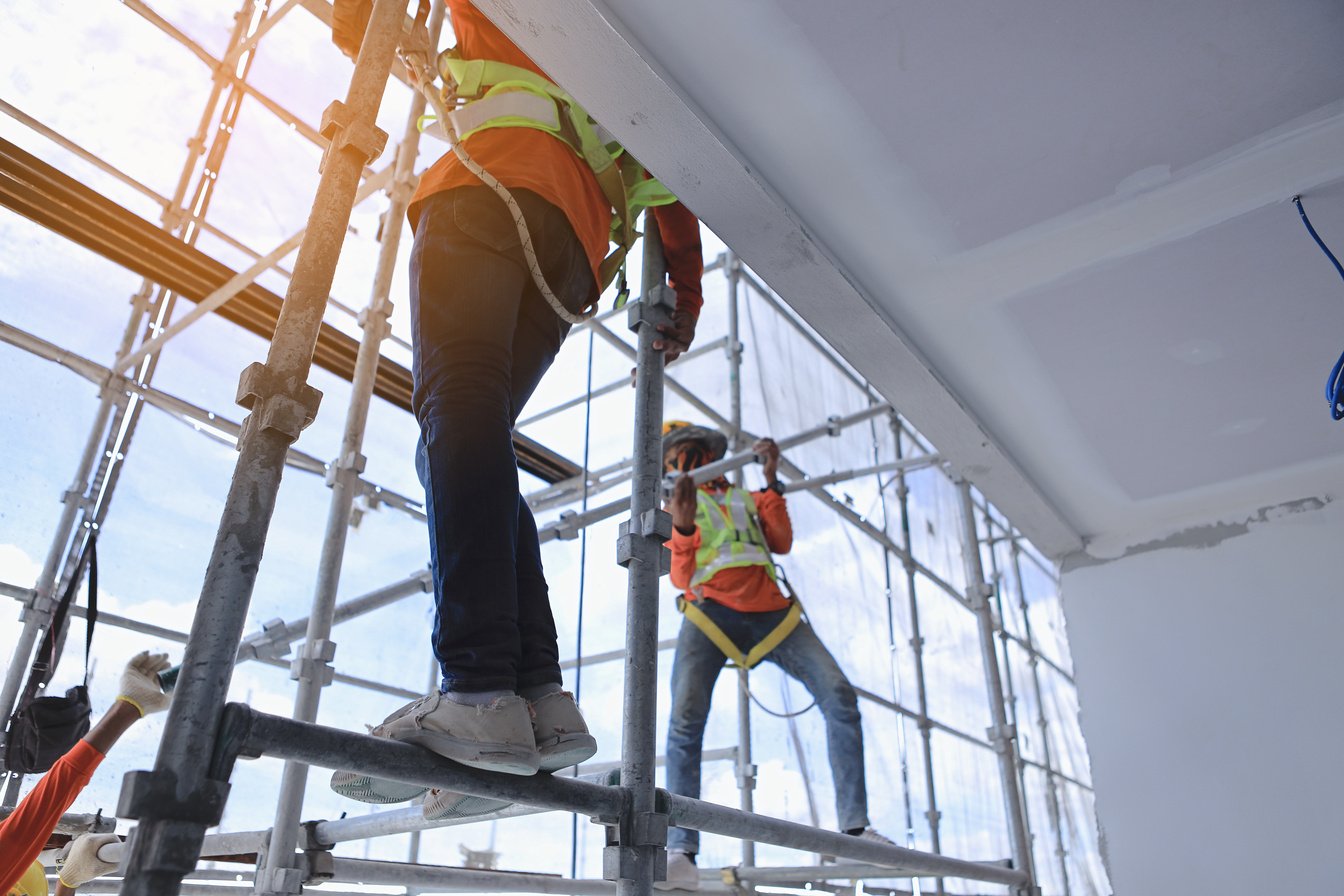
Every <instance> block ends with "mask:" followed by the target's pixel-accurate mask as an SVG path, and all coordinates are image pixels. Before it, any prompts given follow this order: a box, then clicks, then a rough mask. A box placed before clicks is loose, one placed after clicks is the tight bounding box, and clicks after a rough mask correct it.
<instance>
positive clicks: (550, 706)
mask: <svg viewBox="0 0 1344 896" xmlns="http://www.w3.org/2000/svg"><path fill="white" fill-rule="evenodd" d="M529 705H530V706H531V708H532V737H533V740H535V741H536V744H537V752H538V753H539V754H540V755H541V768H540V771H543V772H554V771H558V770H560V769H562V768H568V767H569V766H571V765H578V764H579V763H580V762H583V761H584V760H585V759H589V758H591V757H592V755H593V754H594V753H596V752H597V741H596V740H595V739H594V738H593V736H592V735H591V734H589V733H588V725H587V723H586V722H584V720H583V714H582V713H580V712H579V705H578V704H577V703H575V702H574V695H573V694H571V693H570V692H569V691H554V692H552V693H550V694H547V695H546V696H544V697H542V698H540V699H539V700H536V701H534V702H532V703H530V704H529Z"/></svg>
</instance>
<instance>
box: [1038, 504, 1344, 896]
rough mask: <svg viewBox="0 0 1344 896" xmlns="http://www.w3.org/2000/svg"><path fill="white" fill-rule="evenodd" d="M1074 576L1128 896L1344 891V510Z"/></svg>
mask: <svg viewBox="0 0 1344 896" xmlns="http://www.w3.org/2000/svg"><path fill="white" fill-rule="evenodd" d="M1248 520H1249V521H1248V522H1246V523H1245V524H1244V525H1233V526H1228V525H1226V524H1221V525H1213V526H1209V527H1206V528H1202V529H1197V530H1188V531H1187V532H1186V533H1183V534H1182V535H1181V536H1178V537H1176V538H1173V539H1168V540H1167V541H1165V542H1163V543H1162V544H1161V545H1153V546H1149V547H1148V548H1146V549H1136V550H1134V551H1131V553H1130V554H1129V555H1128V556H1126V557H1123V558H1121V559H1119V560H1114V561H1111V562H1107V563H1103V564H1100V565H1088V566H1077V565H1075V568H1073V569H1071V570H1070V569H1069V566H1070V564H1068V563H1066V564H1065V567H1066V570H1068V571H1066V573H1065V574H1064V576H1063V585H1062V589H1063V599H1064V609H1065V614H1066V618H1067V621H1068V631H1069V639H1070V642H1071V645H1072V650H1073V656H1074V660H1075V665H1076V670H1077V678H1078V692H1079V700H1080V702H1081V706H1082V723H1083V731H1084V734H1085V735H1086V737H1087V742H1088V748H1089V751H1090V753H1091V758H1092V767H1093V777H1094V782H1095V785H1096V791H1097V813H1098V817H1099V820H1100V824H1101V828H1102V834H1103V837H1104V838H1105V843H1106V848H1105V852H1106V853H1107V855H1108V857H1109V866H1110V873H1111V880H1112V884H1113V886H1114V888H1115V892H1116V893H1117V894H1120V896H1148V894H1159V893H1164V894H1165V893H1171V894H1189V896H1197V894H1218V896H1236V894H1251V893H1256V894H1260V893H1268V892H1279V893H1341V892H1344V864H1342V863H1341V862H1340V856H1341V854H1344V645H1341V639H1344V502H1340V501H1336V502H1333V503H1325V504H1323V503H1322V502H1320V501H1317V500H1314V499H1313V500H1309V501H1306V502H1300V503H1298V504H1295V505H1285V506H1284V507H1281V508H1277V509H1271V510H1267V511H1259V512H1253V513H1250V514H1248Z"/></svg>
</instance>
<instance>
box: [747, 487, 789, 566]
mask: <svg viewBox="0 0 1344 896" xmlns="http://www.w3.org/2000/svg"><path fill="white" fill-rule="evenodd" d="M754 497H755V498H756V513H757V514H758V515H759V516H760V518H761V534H762V535H764V536H765V546H766V547H768V548H769V549H770V553H772V554H787V553H788V552H789V551H791V550H792V549H793V522H792V521H791V520H790V519H789V504H788V502H787V501H785V500H784V496H783V495H777V494H775V493H774V492H772V491H769V490H766V491H763V492H756V493H755V495H754Z"/></svg>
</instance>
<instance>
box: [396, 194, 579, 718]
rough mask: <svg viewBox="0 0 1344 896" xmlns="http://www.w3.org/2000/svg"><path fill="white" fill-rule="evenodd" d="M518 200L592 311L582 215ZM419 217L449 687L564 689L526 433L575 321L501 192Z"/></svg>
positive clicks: (415, 276)
mask: <svg viewBox="0 0 1344 896" xmlns="http://www.w3.org/2000/svg"><path fill="white" fill-rule="evenodd" d="M514 196H515V198H516V199H517V200H518V203H519V205H520V206H522V208H523V211H524V215H525V217H526V219H527V224H528V229H529V231H530V232H531V236H532V243H533V246H534V247H535V248H536V252H537V256H538V260H539V261H540V263H541V268H542V271H543V272H544V274H545V275H546V280H547V282H548V283H549V284H550V286H551V289H552V290H553V291H554V292H555V294H556V295H557V297H559V298H560V300H561V301H562V302H563V303H564V304H565V306H566V307H567V308H569V309H571V310H574V311H577V310H579V309H580V308H581V307H582V306H583V305H584V304H585V303H586V301H587V300H588V298H589V295H590V294H591V293H592V292H593V276H592V272H591V270H590V268H589V265H588V259H587V257H586V255H585V254H584V251H583V247H582V245H581V244H580V243H579V241H578V238H577V237H576V236H575V235H574V231H573V229H572V228H571V227H570V225H569V221H568V220H567V219H566V217H565V215H564V213H563V212H561V211H560V209H558V208H556V207H555V206H553V205H551V204H549V203H547V202H545V201H544V200H542V199H541V198H540V197H538V196H536V195H535V194H533V193H529V192H527V191H524V190H518V191H515V193H514ZM415 215H416V218H415V220H416V221H417V226H416V229H415V244H414V247H413V248H412V250H411V278H410V279H411V325H412V332H413V334H414V352H413V359H412V366H411V374H412V377H413V380H414V393H413V396H412V407H413V409H414V411H415V416H416V419H417V420H418V421H419V423H420V443H419V446H418V449H417V451H416V471H417V473H419V475H420V481H421V483H422V484H423V485H424V487H425V511H426V514H427V515H428V517H429V549H430V566H431V570H432V572H433V577H434V601H435V613H434V632H433V645H434V656H435V658H437V659H438V661H439V665H440V667H441V668H442V670H443V689H444V690H445V691H447V690H457V691H493V690H518V689H520V688H526V687H534V686H536V685H542V684H550V683H552V682H554V683H558V682H560V680H561V678H560V664H559V650H558V647H557V645H556V634H555V620H554V618H553V617H552V616H551V605H550V598H549V595H548V591H547V588H546V577H545V575H544V573H543V572H542V568H541V547H540V544H539V543H538V540H537V524H536V521H535V520H534V519H533V517H532V511H531V510H530V509H529V508H528V506H527V502H526V501H524V500H523V498H522V495H521V494H520V493H519V490H518V462H517V458H516V457H515V456H514V453H513V440H512V430H513V424H514V422H515V421H516V420H517V419H518V415H519V412H521V411H522V409H523V405H524V404H526V403H527V400H528V398H529V397H531V395H532V392H533V390H534V389H535V388H536V386H537V383H538V382H540V380H541V377H542V374H544V373H545V372H546V370H547V368H549V367H550V366H551V362H552V361H553V360H555V355H556V352H557V351H558V350H559V349H560V344H561V342H563V341H564V338H565V335H566V334H567V333H568V332H569V324H567V323H565V322H564V321H562V320H561V319H560V318H559V317H558V316H557V315H556V313H555V312H554V311H553V310H551V308H550V306H549V305H547V304H546V302H545V300H544V299H543V298H542V296H541V294H540V292H538V291H537V288H536V286H535V285H534V284H533V282H532V278H531V276H530V274H529V273H528V269H527V266H526V263H525V262H524V260H523V254H522V249H521V247H520V244H519V239H518V232H517V228H516V227H515V225H514V223H513V219H512V218H511V217H510V216H509V213H508V209H507V208H506V206H505V205H504V203H503V201H502V200H500V198H499V197H497V196H496V195H495V194H494V193H492V192H491V191H490V190H489V189H487V188H486V187H484V186H481V187H461V188H458V189H454V190H449V191H445V192H441V193H435V194H432V195H431V196H429V197H428V198H426V199H425V200H423V201H422V202H420V203H419V204H418V206H417V208H416V209H415Z"/></svg>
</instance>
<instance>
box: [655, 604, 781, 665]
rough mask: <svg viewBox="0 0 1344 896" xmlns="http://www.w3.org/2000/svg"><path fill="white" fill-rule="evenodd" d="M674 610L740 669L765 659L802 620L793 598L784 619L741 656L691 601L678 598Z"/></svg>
mask: <svg viewBox="0 0 1344 896" xmlns="http://www.w3.org/2000/svg"><path fill="white" fill-rule="evenodd" d="M677 609H678V610H680V611H681V613H682V615H684V616H685V617H686V618H687V619H689V620H690V621H691V623H692V624H693V625H694V626H695V627H696V628H698V629H700V631H701V632H703V633H704V635H705V637H706V638H708V639H709V640H710V641H713V642H714V646H715V647H717V648H719V650H721V651H723V655H724V656H726V657H728V659H729V661H731V662H732V663H733V665H735V666H739V667H740V668H743V669H750V668H751V667H752V666H755V665H756V664H757V663H759V662H760V661H761V660H763V659H765V658H766V657H767V656H769V655H770V651H772V650H774V649H775V648H776V647H778V646H779V645H780V644H782V643H784V639H785V638H787V637H788V636H789V635H791V634H792V633H793V630H794V629H795V628H797V627H798V623H799V622H801V621H802V618H803V605H802V603H801V602H800V601H799V600H798V599H797V598H794V599H793V600H792V601H790V602H789V612H787V613H785V614H784V618H783V619H781V620H780V621H779V625H776V626H775V627H774V628H773V629H771V630H770V632H769V634H767V635H766V636H765V637H764V638H762V639H761V640H760V641H759V642H757V644H756V646H755V647H753V648H751V650H749V651H747V652H746V653H743V652H742V651H741V650H740V649H739V648H738V646H737V645H736V644H734V643H733V639H732V638H730V637H728V635H727V633H726V632H724V630H723V629H721V628H719V626H718V624H717V623H715V622H714V620H713V619H710V618H709V616H708V615H707V614H706V613H705V611H704V610H702V609H700V608H699V607H697V606H696V605H695V603H694V602H693V601H689V600H687V599H686V598H685V597H678V598H677Z"/></svg>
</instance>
